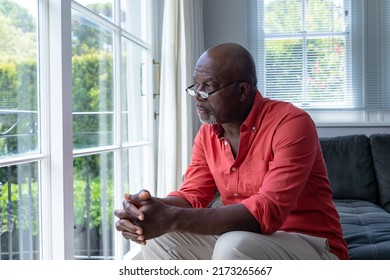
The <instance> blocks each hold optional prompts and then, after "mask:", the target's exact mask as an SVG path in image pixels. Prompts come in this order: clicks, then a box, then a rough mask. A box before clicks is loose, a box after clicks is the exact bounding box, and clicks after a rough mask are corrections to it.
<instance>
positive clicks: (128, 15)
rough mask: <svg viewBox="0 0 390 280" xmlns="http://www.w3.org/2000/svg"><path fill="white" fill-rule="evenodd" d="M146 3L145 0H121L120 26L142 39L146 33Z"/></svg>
mask: <svg viewBox="0 0 390 280" xmlns="http://www.w3.org/2000/svg"><path fill="white" fill-rule="evenodd" d="M147 3H148V1H146V0H131V1H129V0H121V24H122V28H123V29H125V30H126V31H128V32H130V33H131V34H133V35H135V36H136V37H138V38H140V39H142V40H144V41H146V40H147V35H148V34H147V24H146V23H147V19H148V15H147V9H146V8H147Z"/></svg>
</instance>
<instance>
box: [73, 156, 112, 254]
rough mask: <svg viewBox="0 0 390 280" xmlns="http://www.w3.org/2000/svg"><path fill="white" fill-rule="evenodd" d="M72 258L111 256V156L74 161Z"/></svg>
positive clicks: (88, 157) (82, 158)
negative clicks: (73, 256)
mask: <svg viewBox="0 0 390 280" xmlns="http://www.w3.org/2000/svg"><path fill="white" fill-rule="evenodd" d="M73 167H74V172H73V180H74V186H73V194H74V224H75V233H74V234H75V235H74V238H75V240H74V250H75V259H111V258H113V256H114V253H113V248H114V239H113V238H114V230H115V226H114V214H113V212H114V207H113V205H114V202H113V154H112V153H103V154H100V155H93V156H86V157H77V158H75V159H74V161H73Z"/></svg>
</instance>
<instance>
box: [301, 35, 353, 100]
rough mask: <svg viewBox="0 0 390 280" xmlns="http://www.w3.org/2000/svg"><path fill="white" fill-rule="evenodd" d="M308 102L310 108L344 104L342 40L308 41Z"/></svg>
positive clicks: (344, 83)
mask: <svg viewBox="0 0 390 280" xmlns="http://www.w3.org/2000/svg"><path fill="white" fill-rule="evenodd" d="M307 44H308V48H307V49H308V50H307V57H308V74H307V78H306V83H307V100H306V101H307V102H308V103H309V104H310V105H311V107H315V106H320V105H322V106H324V105H335V106H336V105H340V106H341V105H343V106H345V105H346V104H347V103H346V101H347V100H346V94H345V93H346V92H348V91H347V89H346V74H345V73H346V69H345V68H346V67H345V43H344V38H323V39H311V40H308V42H307Z"/></svg>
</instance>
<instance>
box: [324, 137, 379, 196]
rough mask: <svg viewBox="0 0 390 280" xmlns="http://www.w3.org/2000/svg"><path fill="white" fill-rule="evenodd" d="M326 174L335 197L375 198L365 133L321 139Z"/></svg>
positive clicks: (375, 191) (368, 141) (367, 139)
mask: <svg viewBox="0 0 390 280" xmlns="http://www.w3.org/2000/svg"><path fill="white" fill-rule="evenodd" d="M320 142H321V147H322V153H323V155H324V159H325V163H326V168H327V170H328V177H329V180H330V184H331V186H332V189H333V197H334V198H337V199H362V200H367V201H371V202H376V201H377V192H378V188H377V183H376V179H375V171H374V165H373V161H372V156H371V148H370V140H369V138H368V137H367V136H365V135H351V136H338V137H330V138H321V139H320Z"/></svg>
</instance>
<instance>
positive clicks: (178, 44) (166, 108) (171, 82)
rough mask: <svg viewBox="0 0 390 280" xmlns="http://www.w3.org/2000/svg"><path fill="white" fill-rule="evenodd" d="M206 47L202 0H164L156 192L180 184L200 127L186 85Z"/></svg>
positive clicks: (159, 193) (166, 190)
mask: <svg viewBox="0 0 390 280" xmlns="http://www.w3.org/2000/svg"><path fill="white" fill-rule="evenodd" d="M203 51H204V40H203V0H165V4H164V18H163V36H162V51H161V85H160V110H159V112H160V117H159V133H158V134H159V141H158V163H157V164H158V165H157V196H165V195H166V194H168V193H169V192H171V191H173V190H176V189H178V188H179V187H180V185H181V181H182V176H183V174H184V172H185V169H186V168H187V166H188V164H189V161H190V158H191V150H192V144H193V138H194V136H195V133H196V132H197V130H198V128H199V122H198V119H197V116H196V114H195V113H194V104H193V102H192V99H191V98H190V97H188V96H187V94H186V92H185V88H186V87H187V86H188V85H190V84H191V82H192V72H193V69H194V66H195V63H196V60H197V59H198V57H199V55H200V54H201V53H202V52H203Z"/></svg>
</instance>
